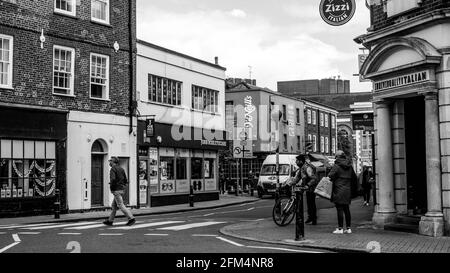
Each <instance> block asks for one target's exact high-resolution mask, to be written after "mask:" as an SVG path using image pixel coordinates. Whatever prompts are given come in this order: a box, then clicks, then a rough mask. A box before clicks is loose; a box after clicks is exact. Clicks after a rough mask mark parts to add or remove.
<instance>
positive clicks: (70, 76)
mask: <svg viewBox="0 0 450 273" xmlns="http://www.w3.org/2000/svg"><path fill="white" fill-rule="evenodd" d="M74 58H75V50H74V49H73V48H68V47H62V46H54V48H53V93H54V94H58V95H73V85H74V69H75V68H74Z"/></svg>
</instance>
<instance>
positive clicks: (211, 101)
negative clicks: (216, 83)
mask: <svg viewBox="0 0 450 273" xmlns="http://www.w3.org/2000/svg"><path fill="white" fill-rule="evenodd" d="M218 100H219V91H217V90H212V89H209V88H204V87H201V86H197V85H192V109H196V110H200V111H207V112H212V113H217V112H219V103H218Z"/></svg>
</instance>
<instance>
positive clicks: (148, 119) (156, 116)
mask: <svg viewBox="0 0 450 273" xmlns="http://www.w3.org/2000/svg"><path fill="white" fill-rule="evenodd" d="M137 54H138V55H137V93H138V112H139V126H138V144H139V185H140V190H139V191H140V192H139V193H140V195H139V202H140V205H141V206H151V207H154V206H163V205H170V204H183V203H188V202H189V194H190V191H191V188H192V191H193V193H194V194H195V199H194V201H195V202H197V201H207V200H218V199H219V153H218V152H219V151H220V150H224V149H226V148H227V143H226V141H225V137H226V136H225V70H226V69H225V68H224V67H221V66H220V65H218V60H217V59H216V60H215V63H210V62H206V61H203V60H200V59H197V58H194V57H192V56H188V55H185V54H182V53H179V52H176V51H173V50H170V49H167V48H163V47H160V46H157V45H154V44H151V43H148V42H145V41H140V40H138V42H137Z"/></svg>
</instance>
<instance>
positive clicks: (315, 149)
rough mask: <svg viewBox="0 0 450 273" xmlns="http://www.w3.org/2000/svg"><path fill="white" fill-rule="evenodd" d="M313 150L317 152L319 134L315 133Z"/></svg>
mask: <svg viewBox="0 0 450 273" xmlns="http://www.w3.org/2000/svg"><path fill="white" fill-rule="evenodd" d="M313 151H314V152H317V136H316V135H313Z"/></svg>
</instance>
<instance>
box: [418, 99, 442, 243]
mask: <svg viewBox="0 0 450 273" xmlns="http://www.w3.org/2000/svg"><path fill="white" fill-rule="evenodd" d="M424 95H425V143H426V144H425V145H426V165H427V206H428V212H427V213H426V214H425V216H423V217H422V218H421V220H420V224H419V232H420V234H424V235H429V236H443V234H444V217H443V213H442V187H441V159H440V156H441V155H440V151H439V148H440V145H439V114H438V99H437V92H427V93H424Z"/></svg>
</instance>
